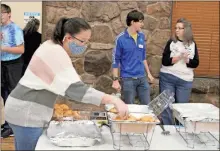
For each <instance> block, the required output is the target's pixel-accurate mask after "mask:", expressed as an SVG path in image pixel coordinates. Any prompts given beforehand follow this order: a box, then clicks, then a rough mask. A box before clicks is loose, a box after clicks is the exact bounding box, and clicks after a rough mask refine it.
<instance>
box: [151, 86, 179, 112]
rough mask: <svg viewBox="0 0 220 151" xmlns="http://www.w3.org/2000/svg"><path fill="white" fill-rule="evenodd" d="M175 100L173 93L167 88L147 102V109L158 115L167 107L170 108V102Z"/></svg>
mask: <svg viewBox="0 0 220 151" xmlns="http://www.w3.org/2000/svg"><path fill="white" fill-rule="evenodd" d="M173 102H175V99H174V93H173V92H171V91H170V90H169V89H167V90H164V91H163V92H162V93H161V94H160V95H158V96H157V97H156V98H155V99H153V100H152V101H151V102H150V103H149V104H148V106H149V109H150V110H152V111H153V113H154V114H155V115H156V116H158V115H160V114H161V113H162V112H163V111H164V110H165V109H166V108H167V107H170V108H171V109H172V103H173Z"/></svg>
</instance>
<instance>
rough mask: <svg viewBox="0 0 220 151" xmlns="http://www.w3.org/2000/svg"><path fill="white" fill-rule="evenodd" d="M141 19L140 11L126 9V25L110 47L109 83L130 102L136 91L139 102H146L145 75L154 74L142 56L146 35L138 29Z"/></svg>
mask: <svg viewBox="0 0 220 151" xmlns="http://www.w3.org/2000/svg"><path fill="white" fill-rule="evenodd" d="M143 20H144V15H143V14H142V13H141V12H139V11H137V10H133V11H131V12H129V13H128V15H127V19H126V23H127V26H128V27H127V28H126V29H125V30H124V32H122V33H120V34H119V35H118V36H117V37H116V40H115V48H114V49H113V54H112V68H113V70H112V72H113V84H112V87H113V88H114V89H116V90H117V91H121V93H122V99H123V100H124V102H125V103H126V104H133V103H134V99H135V97H136V95H137V96H138V98H139V101H140V103H141V104H144V105H147V104H148V103H149V102H150V86H149V84H148V81H147V77H148V78H149V79H150V81H153V80H154V78H153V76H152V75H151V73H150V70H149V67H148V64H147V60H146V43H145V40H146V39H145V35H144V33H143V32H141V27H142V26H143V25H144V24H143ZM119 68H120V75H119ZM146 72H147V74H146ZM146 75H147V77H146ZM120 84H121V85H120Z"/></svg>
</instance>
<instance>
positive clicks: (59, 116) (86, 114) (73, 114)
mask: <svg viewBox="0 0 220 151" xmlns="http://www.w3.org/2000/svg"><path fill="white" fill-rule="evenodd" d="M90 115H91V111H77V110H72V108H71V106H70V105H68V104H64V103H61V104H55V105H54V113H53V118H52V120H58V121H59V120H89V119H90Z"/></svg>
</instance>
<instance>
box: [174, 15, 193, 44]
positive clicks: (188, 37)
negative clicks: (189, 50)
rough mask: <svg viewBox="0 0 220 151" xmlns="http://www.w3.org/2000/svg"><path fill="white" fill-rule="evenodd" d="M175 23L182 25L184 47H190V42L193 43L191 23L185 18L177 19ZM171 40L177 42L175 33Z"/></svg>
mask: <svg viewBox="0 0 220 151" xmlns="http://www.w3.org/2000/svg"><path fill="white" fill-rule="evenodd" d="M176 23H182V24H183V27H184V34H183V43H184V45H190V44H191V43H192V42H194V37H193V32H192V26H191V23H190V22H189V21H187V20H186V19H185V18H180V19H178V20H177V22H176ZM172 40H173V41H174V42H177V40H178V37H177V36H176V33H174V34H173V38H172Z"/></svg>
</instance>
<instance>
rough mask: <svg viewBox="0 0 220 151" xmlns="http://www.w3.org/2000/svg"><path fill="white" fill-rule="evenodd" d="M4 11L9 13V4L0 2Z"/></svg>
mask: <svg viewBox="0 0 220 151" xmlns="http://www.w3.org/2000/svg"><path fill="white" fill-rule="evenodd" d="M3 10H4V11H5V12H6V13H11V8H10V6H8V5H6V4H1V11H3Z"/></svg>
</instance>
